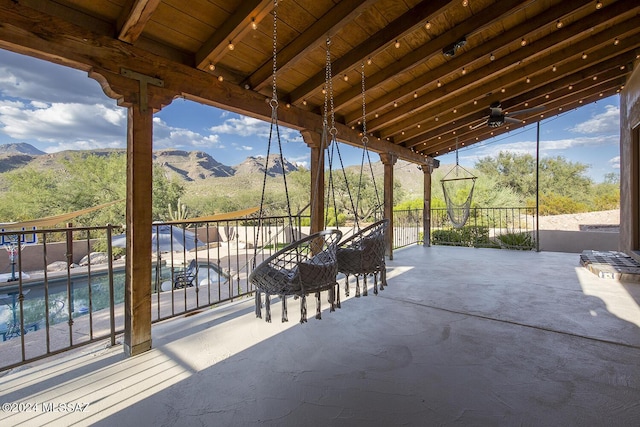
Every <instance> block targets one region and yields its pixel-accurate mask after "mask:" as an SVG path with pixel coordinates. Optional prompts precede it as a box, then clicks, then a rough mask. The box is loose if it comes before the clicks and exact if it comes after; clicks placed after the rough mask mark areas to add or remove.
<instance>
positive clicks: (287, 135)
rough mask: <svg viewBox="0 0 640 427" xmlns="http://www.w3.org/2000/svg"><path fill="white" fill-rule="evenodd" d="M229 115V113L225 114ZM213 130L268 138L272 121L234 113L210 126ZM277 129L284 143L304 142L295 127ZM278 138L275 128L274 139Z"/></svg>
mask: <svg viewBox="0 0 640 427" xmlns="http://www.w3.org/2000/svg"><path fill="white" fill-rule="evenodd" d="M224 117H225V118H226V117H228V115H224ZM209 130H210V131H211V132H214V133H222V134H228V135H238V136H242V137H251V136H253V137H258V138H264V139H268V138H269V134H270V133H271V123H269V122H265V121H263V120H259V119H254V118H253V117H247V116H240V115H237V114H234V117H229V118H226V120H225V121H224V122H223V123H222V124H220V125H217V126H212V127H210V128H209ZM277 131H279V133H280V140H281V141H282V142H284V143H289V142H302V136H301V135H300V132H298V131H295V130H293V129H289V128H285V127H283V126H279V127H278V129H277ZM276 138H277V133H276V129H275V128H274V129H273V134H272V140H275V139H276Z"/></svg>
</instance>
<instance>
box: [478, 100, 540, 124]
mask: <svg viewBox="0 0 640 427" xmlns="http://www.w3.org/2000/svg"><path fill="white" fill-rule="evenodd" d="M545 108H546V107H545V106H544V105H539V106H537V107H532V108H527V109H524V110H518V111H512V112H510V113H505V112H503V111H502V106H501V105H500V101H496V102H493V103H492V104H491V105H490V106H489V109H490V110H491V112H490V113H489V117H487V120H485V121H483V122H481V123H478V124H477V125H474V126H471V129H472V130H473V129H477V128H479V127H480V126H484V125H485V124H486V125H487V126H489V127H491V128H497V127H500V126H502V125H503V124H505V123H516V124H521V123H523V121H522V120H520V119H516V118H513V117H511V116H516V115H518V114H527V113H535V112H537V111H543V110H544V109H545Z"/></svg>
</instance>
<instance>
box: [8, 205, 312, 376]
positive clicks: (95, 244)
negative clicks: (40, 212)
mask: <svg viewBox="0 0 640 427" xmlns="http://www.w3.org/2000/svg"><path fill="white" fill-rule="evenodd" d="M302 218H303V217H300V216H298V217H296V218H295V219H294V221H290V220H289V218H288V217H269V218H263V219H262V221H261V222H260V226H258V221H257V220H253V219H233V220H225V221H215V222H199V223H189V224H186V223H184V224H175V223H174V224H171V226H169V225H168V224H154V234H160V233H162V232H166V233H168V235H167V236H162V238H158V239H156V240H154V244H155V246H154V249H153V250H154V252H155V254H154V256H153V257H152V259H151V260H150V262H149V266H150V268H151V272H152V274H151V277H152V285H151V287H152V301H151V310H152V312H151V317H152V322H154V323H155V322H158V321H161V320H165V319H168V318H171V317H175V316H179V315H185V314H187V313H190V312H194V311H196V310H201V309H204V308H206V307H210V306H213V305H216V304H219V303H222V302H226V301H232V300H234V299H236V298H242V297H245V296H247V295H248V294H251V293H252V292H253V289H252V286H251V285H250V283H249V280H248V277H249V274H250V272H251V269H252V267H253V265H254V263H256V264H257V263H259V262H261V260H262V259H266V258H267V257H269V256H270V255H272V254H273V253H274V252H275V251H277V250H278V249H279V248H281V247H283V246H284V245H286V244H288V243H290V242H291V241H293V240H296V239H299V238H300V237H301V236H302V233H303V231H306V232H308V231H307V230H305V229H304V228H303V227H302V226H301V223H302ZM164 227H166V230H168V231H161V228H164ZM121 231H122V230H120V229H119V228H118V227H112V226H106V227H69V228H63V229H40V230H27V231H25V230H19V231H3V232H0V237H1V238H2V243H3V244H4V246H5V248H6V249H7V250H8V252H7V253H8V257H7V258H5V259H4V260H2V262H0V272H6V273H4V274H0V354H2V357H0V371H2V370H6V369H10V368H12V367H15V366H18V365H21V364H24V363H26V362H29V361H33V360H37V359H41V358H44V357H47V356H50V355H53V354H57V353H60V352H62V351H66V350H69V349H72V348H76V347H78V346H82V345H86V344H89V343H92V342H96V341H101V340H108V341H109V342H110V344H111V345H115V344H116V337H117V336H119V335H120V334H122V333H123V331H124V294H125V271H124V268H125V261H124V258H123V257H122V255H123V254H124V251H125V248H124V247H118V245H119V244H121V243H122V242H126V239H124V235H120V236H118V235H116V232H121ZM190 239H193V241H192V242H189V240H190ZM118 242H119V243H118ZM167 242H168V243H167ZM167 245H168V246H167ZM122 246H124V245H123V244H122ZM190 247H193V249H191V250H190ZM256 248H257V249H256ZM190 265H192V267H193V268H192V271H190V272H189V276H187V277H188V278H189V279H188V281H185V280H184V277H185V276H184V274H186V273H187V268H188V267H189V266H190ZM181 275H182V276H181ZM178 277H182V279H181V280H178Z"/></svg>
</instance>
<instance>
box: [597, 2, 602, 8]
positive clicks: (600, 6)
mask: <svg viewBox="0 0 640 427" xmlns="http://www.w3.org/2000/svg"><path fill="white" fill-rule="evenodd" d="M596 9H602V2H601V1H597V2H596Z"/></svg>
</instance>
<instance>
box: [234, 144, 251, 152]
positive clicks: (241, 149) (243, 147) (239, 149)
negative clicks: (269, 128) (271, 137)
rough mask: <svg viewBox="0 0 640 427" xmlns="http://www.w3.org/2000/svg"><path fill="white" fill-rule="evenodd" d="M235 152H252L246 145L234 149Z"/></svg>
mask: <svg viewBox="0 0 640 427" xmlns="http://www.w3.org/2000/svg"><path fill="white" fill-rule="evenodd" d="M236 150H238V151H253V147H250V146H248V145H239V146H237V147H236Z"/></svg>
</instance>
